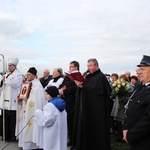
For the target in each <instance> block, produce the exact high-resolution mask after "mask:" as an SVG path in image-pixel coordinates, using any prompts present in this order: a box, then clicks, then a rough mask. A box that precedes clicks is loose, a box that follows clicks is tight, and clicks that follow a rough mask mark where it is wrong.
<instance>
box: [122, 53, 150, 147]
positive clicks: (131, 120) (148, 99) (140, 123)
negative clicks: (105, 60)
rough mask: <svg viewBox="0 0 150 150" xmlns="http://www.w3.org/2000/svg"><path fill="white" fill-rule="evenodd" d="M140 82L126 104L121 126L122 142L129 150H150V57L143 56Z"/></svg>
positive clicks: (140, 65)
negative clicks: (127, 143)
mask: <svg viewBox="0 0 150 150" xmlns="http://www.w3.org/2000/svg"><path fill="white" fill-rule="evenodd" d="M137 66H138V67H140V70H139V71H140V81H141V83H142V84H139V85H138V86H137V88H136V89H135V91H134V92H133V94H132V95H131V97H130V98H129V100H128V102H127V104H126V105H125V108H126V109H125V121H124V124H123V135H124V136H123V140H125V141H126V142H129V144H130V150H149V149H150V56H146V55H144V56H143V58H142V60H141V62H140V64H139V65H137Z"/></svg>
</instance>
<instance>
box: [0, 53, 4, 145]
mask: <svg viewBox="0 0 150 150" xmlns="http://www.w3.org/2000/svg"><path fill="white" fill-rule="evenodd" d="M0 56H1V57H2V59H3V60H2V61H3V67H2V69H3V72H2V76H3V75H4V55H3V54H0ZM2 87H3V90H4V82H3V85H2ZM3 93H4V91H3ZM4 105H5V104H4V94H3V108H2V109H3V142H5V110H4Z"/></svg>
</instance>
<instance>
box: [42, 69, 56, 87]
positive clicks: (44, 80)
mask: <svg viewBox="0 0 150 150" xmlns="http://www.w3.org/2000/svg"><path fill="white" fill-rule="evenodd" d="M52 78H53V77H52V75H50V71H49V69H45V70H44V72H43V77H42V78H40V82H41V84H42V86H43V88H45V87H46V86H47V84H48V82H49V81H50V80H51V79H52Z"/></svg>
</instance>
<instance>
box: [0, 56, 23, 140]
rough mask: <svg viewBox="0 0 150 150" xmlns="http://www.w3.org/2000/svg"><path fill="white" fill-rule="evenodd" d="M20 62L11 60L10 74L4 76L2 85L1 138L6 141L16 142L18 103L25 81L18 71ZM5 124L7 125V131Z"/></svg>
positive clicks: (0, 102)
mask: <svg viewBox="0 0 150 150" xmlns="http://www.w3.org/2000/svg"><path fill="white" fill-rule="evenodd" d="M18 62H19V59H18V58H16V57H12V58H9V60H8V72H7V73H6V74H5V75H3V76H2V80H1V83H0V85H1V90H2V92H1V95H0V114H1V115H0V136H2V137H5V139H3V140H5V141H11V140H15V126H16V101H17V96H18V94H19V92H20V88H21V84H22V79H23V76H22V74H21V73H20V71H19V70H18V69H17V64H18ZM3 112H4V113H5V115H3ZM3 117H4V120H3ZM3 121H4V123H3ZM3 124H5V131H4V128H3ZM3 133H4V135H5V136H4V135H3Z"/></svg>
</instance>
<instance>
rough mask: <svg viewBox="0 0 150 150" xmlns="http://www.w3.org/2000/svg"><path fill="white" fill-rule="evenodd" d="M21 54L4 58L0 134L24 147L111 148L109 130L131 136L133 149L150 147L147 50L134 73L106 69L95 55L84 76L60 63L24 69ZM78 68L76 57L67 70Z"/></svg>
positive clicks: (121, 136) (46, 149)
mask: <svg viewBox="0 0 150 150" xmlns="http://www.w3.org/2000/svg"><path fill="white" fill-rule="evenodd" d="M18 62H19V59H18V58H17V57H12V58H10V59H9V61H8V72H7V73H6V74H5V75H3V76H2V79H1V82H0V89H1V93H0V136H1V137H2V140H5V141H8V142H10V141H13V140H18V147H21V148H22V149H23V150H30V149H34V150H35V149H44V150H67V147H69V148H70V149H76V150H110V149H111V148H110V134H115V135H116V136H117V137H118V138H117V141H118V142H129V144H130V149H131V150H141V149H144V150H148V149H149V147H150V144H149V140H150V56H146V55H144V56H143V58H142V60H141V62H140V64H139V65H137V67H138V68H137V69H136V75H131V73H130V71H125V72H124V73H122V74H120V75H119V74H118V73H112V74H104V73H103V72H102V71H101V70H100V67H99V64H98V61H97V60H96V59H95V58H92V59H89V60H88V61H87V70H88V71H86V72H85V73H82V76H83V78H84V79H85V81H84V82H81V81H78V80H74V81H73V80H72V79H71V78H69V76H67V75H66V74H64V73H63V70H62V69H61V68H59V67H58V68H54V70H53V73H52V75H51V74H50V71H49V69H44V70H43V77H38V76H37V69H36V68H35V67H30V68H29V69H28V70H27V72H26V74H25V75H22V73H21V72H20V71H19V70H18V69H17V65H18ZM74 71H80V65H79V62H77V61H71V62H70V63H69V72H70V73H72V72H74Z"/></svg>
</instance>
